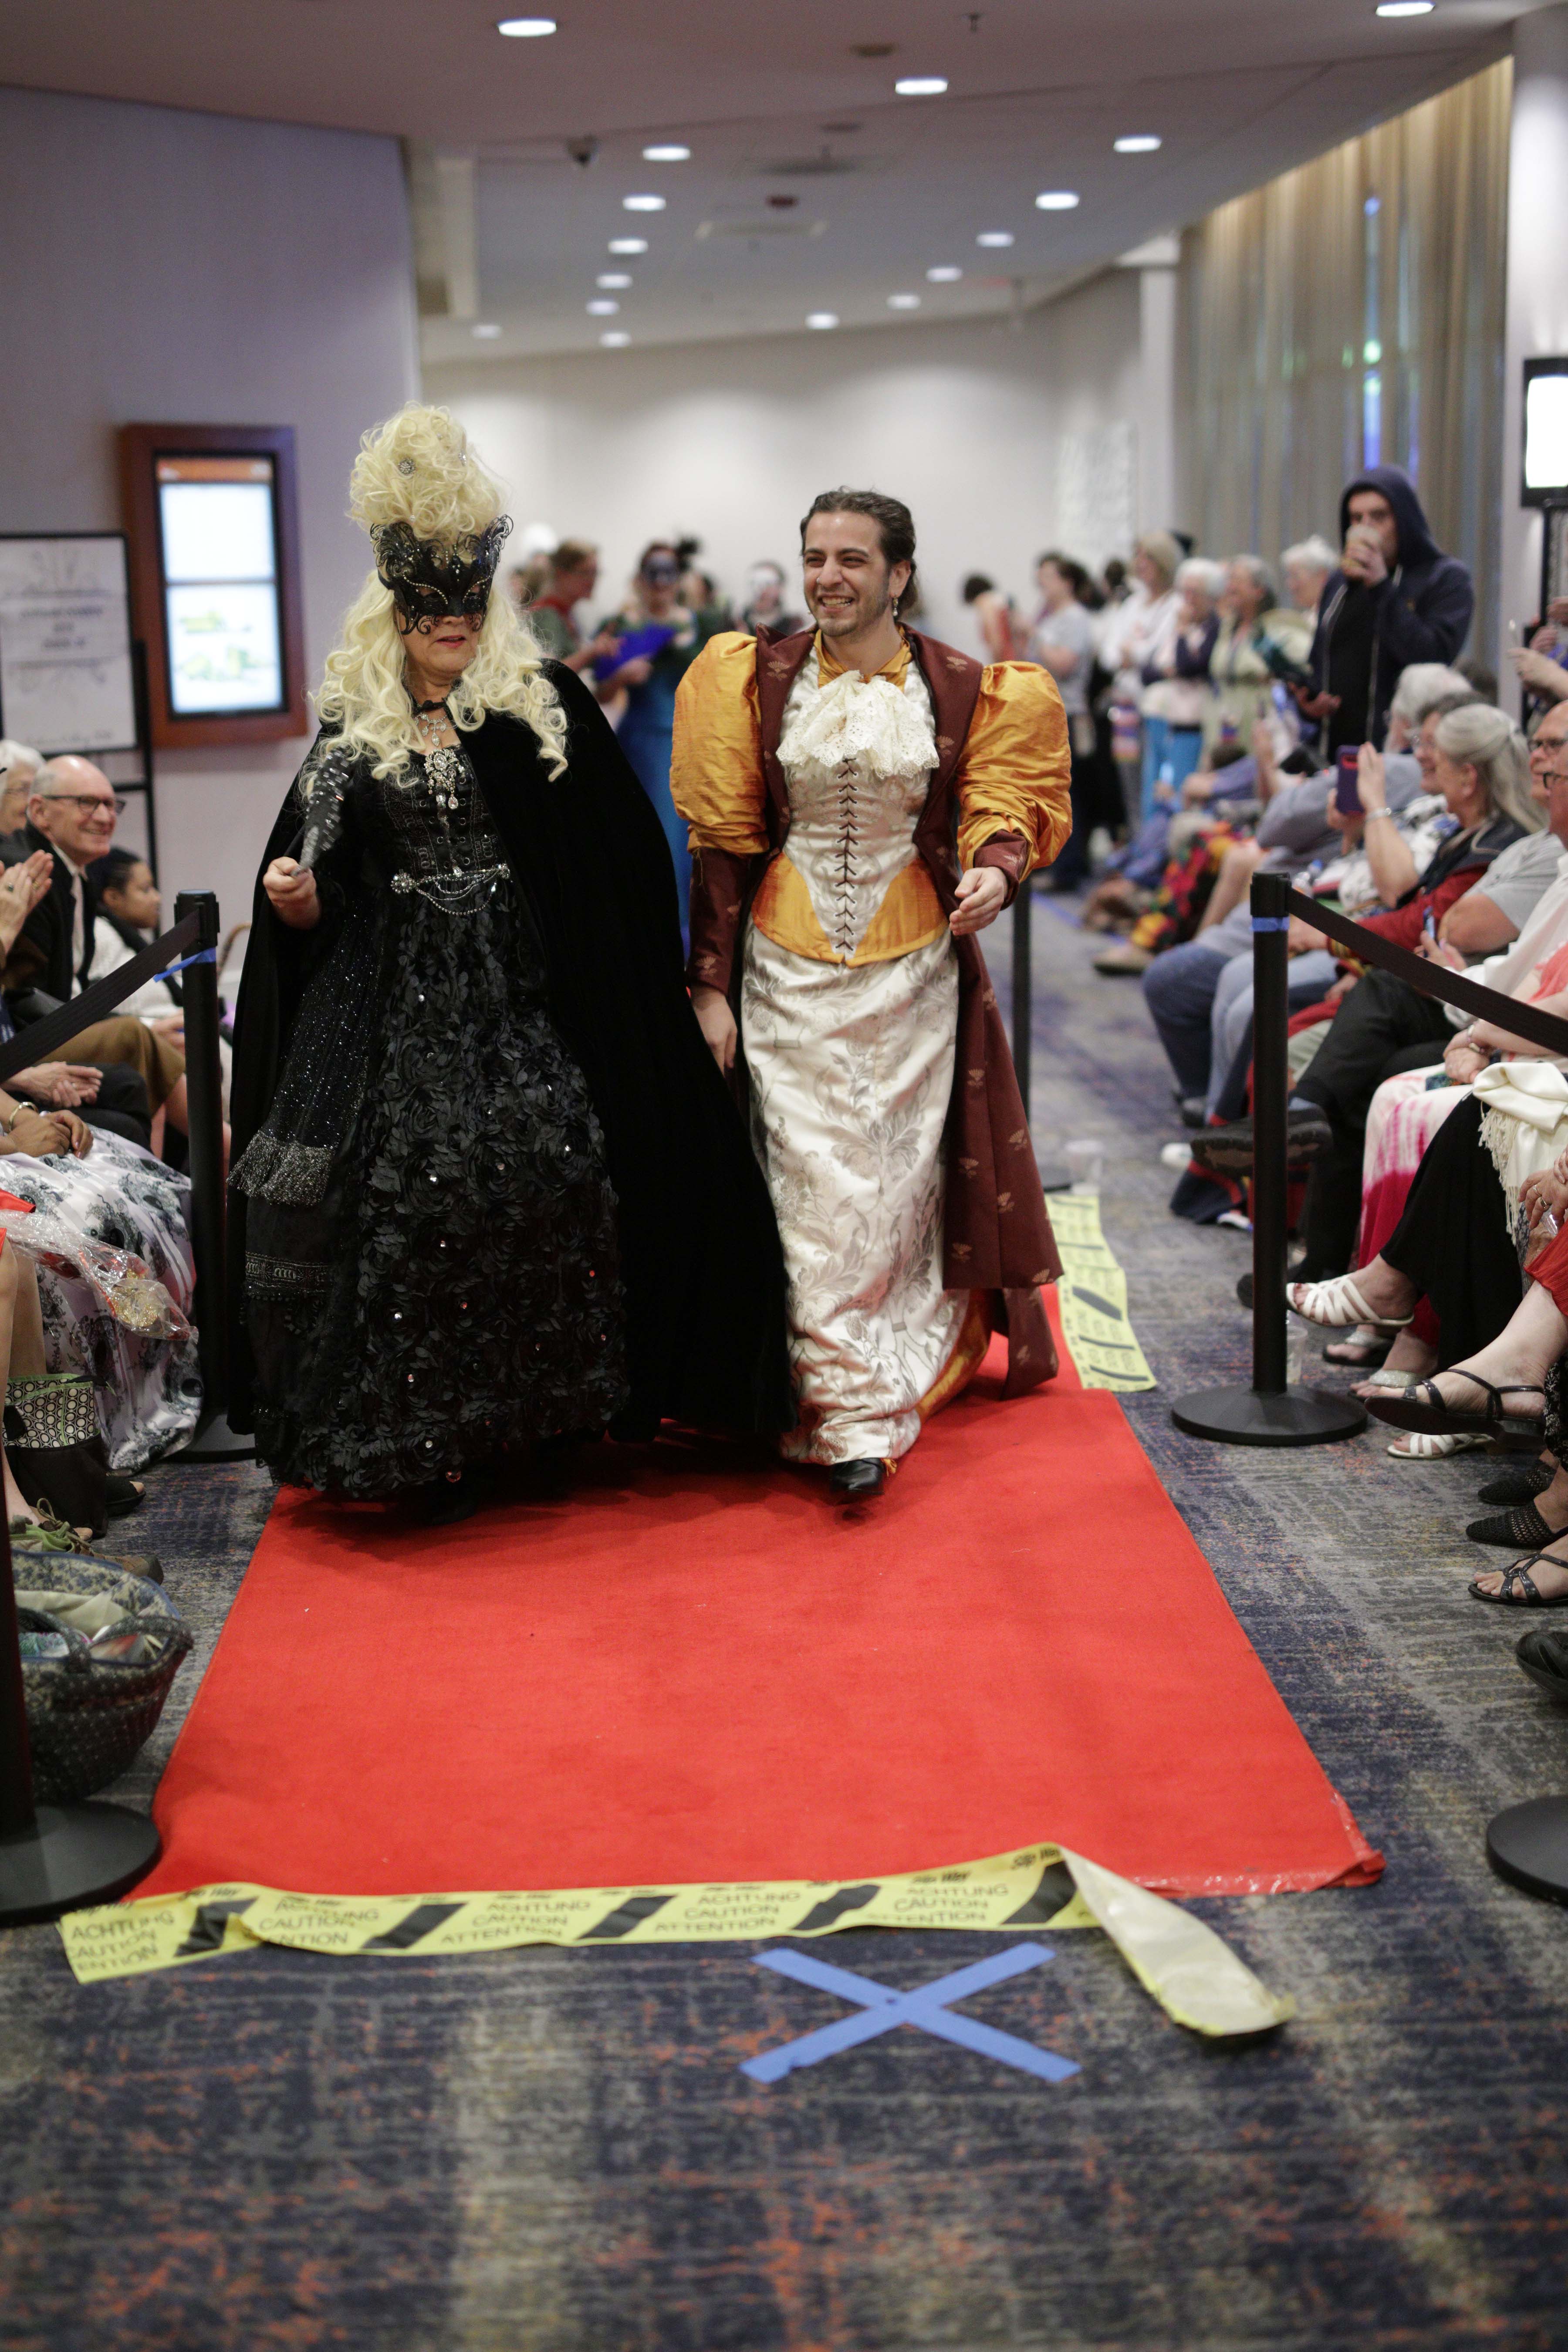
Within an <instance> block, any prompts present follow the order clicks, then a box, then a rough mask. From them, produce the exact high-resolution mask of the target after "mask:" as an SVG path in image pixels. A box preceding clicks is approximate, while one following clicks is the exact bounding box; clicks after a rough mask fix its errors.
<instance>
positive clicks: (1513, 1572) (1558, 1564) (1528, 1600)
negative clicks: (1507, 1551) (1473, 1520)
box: [1470, 1551, 1568, 1609]
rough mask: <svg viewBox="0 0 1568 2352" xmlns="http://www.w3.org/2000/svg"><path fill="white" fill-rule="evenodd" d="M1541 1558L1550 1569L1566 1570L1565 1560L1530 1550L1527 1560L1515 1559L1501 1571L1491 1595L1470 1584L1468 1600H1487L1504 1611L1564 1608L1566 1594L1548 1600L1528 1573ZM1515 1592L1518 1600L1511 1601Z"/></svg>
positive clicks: (1566, 1562) (1567, 1606) (1476, 1585)
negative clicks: (1518, 1594)
mask: <svg viewBox="0 0 1568 2352" xmlns="http://www.w3.org/2000/svg"><path fill="white" fill-rule="evenodd" d="M1542 1559H1544V1560H1547V1561H1549V1562H1550V1564H1551V1565H1552V1567H1553V1568H1563V1569H1568V1559H1558V1558H1557V1557H1556V1555H1555V1554H1554V1553H1552V1552H1549V1551H1532V1552H1531V1555H1530V1558H1529V1559H1516V1560H1515V1561H1514V1563H1513V1566H1512V1567H1511V1568H1505V1569H1504V1570H1503V1572H1502V1582H1501V1583H1500V1585H1499V1586H1498V1589H1497V1591H1495V1592H1483V1591H1481V1589H1480V1586H1479V1584H1475V1583H1472V1584H1471V1586H1470V1599H1471V1600H1472V1601H1490V1602H1492V1604H1493V1605H1494V1606H1497V1605H1499V1604H1500V1605H1501V1606H1502V1607H1503V1608H1505V1609H1568V1592H1559V1593H1558V1594H1557V1595H1556V1597H1555V1599H1553V1600H1548V1599H1547V1597H1546V1595H1545V1594H1544V1593H1543V1592H1542V1591H1541V1590H1540V1588H1539V1586H1538V1585H1537V1584H1536V1581H1535V1579H1534V1577H1533V1576H1531V1572H1530V1571H1531V1569H1532V1568H1533V1567H1534V1566H1535V1564H1536V1562H1537V1561H1538V1560H1542ZM1515 1591H1518V1592H1520V1593H1521V1595H1522V1598H1521V1599H1520V1600H1518V1601H1516V1600H1515V1599H1514V1593H1515Z"/></svg>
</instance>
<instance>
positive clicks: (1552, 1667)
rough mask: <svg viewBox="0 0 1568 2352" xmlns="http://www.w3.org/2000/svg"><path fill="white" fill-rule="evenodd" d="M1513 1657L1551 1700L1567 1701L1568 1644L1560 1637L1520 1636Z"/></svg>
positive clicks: (1547, 1635)
mask: <svg viewBox="0 0 1568 2352" xmlns="http://www.w3.org/2000/svg"><path fill="white" fill-rule="evenodd" d="M1513 1654H1514V1656H1515V1657H1516V1658H1517V1659H1518V1660H1519V1663H1520V1664H1521V1666H1522V1667H1523V1668H1524V1671H1525V1673H1526V1674H1527V1675H1529V1676H1530V1679H1531V1682H1532V1683H1534V1684H1535V1685H1537V1686H1538V1688H1540V1689H1541V1690H1543V1691H1544V1692H1545V1693H1546V1695H1547V1696H1548V1698H1554V1699H1558V1700H1568V1642H1565V1641H1564V1640H1563V1636H1562V1634H1561V1633H1537V1632H1534V1631H1533V1630H1532V1631H1531V1632H1530V1633H1521V1636H1520V1638H1519V1640H1518V1641H1517V1642H1516V1643H1514V1650H1513Z"/></svg>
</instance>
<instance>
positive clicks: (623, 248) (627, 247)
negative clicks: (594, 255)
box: [610, 236, 647, 253]
mask: <svg viewBox="0 0 1568 2352" xmlns="http://www.w3.org/2000/svg"><path fill="white" fill-rule="evenodd" d="M610 251H611V252H612V253H646V252H647V237H646V236H613V237H612V238H611V239H610Z"/></svg>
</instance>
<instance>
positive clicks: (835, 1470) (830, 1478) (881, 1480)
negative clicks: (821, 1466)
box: [827, 1460, 888, 1503]
mask: <svg viewBox="0 0 1568 2352" xmlns="http://www.w3.org/2000/svg"><path fill="white" fill-rule="evenodd" d="M827 1483H828V1486H830V1487H831V1488H832V1490H833V1499H834V1501H835V1502H836V1503H874V1502H875V1501H876V1499H877V1497H878V1496H879V1494H880V1493H881V1492H882V1489H883V1488H884V1486H886V1485H887V1483H888V1465H887V1464H886V1463H885V1462H868V1461H865V1460H861V1461H858V1462H836V1463H835V1464H834V1465H833V1467H832V1469H831V1470H830V1471H829V1472H828V1474H827Z"/></svg>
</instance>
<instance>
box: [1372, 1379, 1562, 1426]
mask: <svg viewBox="0 0 1568 2352" xmlns="http://www.w3.org/2000/svg"><path fill="white" fill-rule="evenodd" d="M1448 1370H1449V1371H1450V1372H1451V1373H1452V1375H1453V1377H1454V1378H1455V1379H1456V1380H1461V1381H1469V1382H1470V1383H1471V1385H1472V1387H1474V1388H1478V1389H1484V1390H1485V1391H1486V1397H1487V1402H1486V1409H1485V1411H1484V1412H1461V1411H1460V1409H1459V1408H1458V1405H1451V1404H1448V1403H1447V1402H1445V1401H1444V1397H1443V1392H1442V1391H1441V1389H1439V1387H1438V1386H1437V1383H1436V1380H1430V1381H1416V1383H1415V1387H1414V1388H1409V1389H1406V1390H1405V1394H1404V1395H1403V1396H1389V1397H1365V1398H1363V1403H1364V1404H1365V1406H1366V1409H1367V1411H1368V1412H1370V1413H1372V1414H1373V1416H1374V1417H1375V1418H1376V1419H1377V1420H1378V1421H1386V1422H1388V1423H1390V1424H1391V1425H1392V1426H1393V1427H1394V1429H1415V1430H1420V1431H1423V1432H1425V1433H1429V1434H1431V1435H1432V1436H1435V1437H1538V1436H1539V1435H1540V1434H1541V1423H1540V1422H1539V1421H1527V1420H1525V1419H1524V1418H1523V1417H1522V1416H1521V1414H1519V1413H1511V1412H1505V1411H1504V1409H1503V1399H1504V1397H1508V1396H1538V1397H1540V1398H1541V1399H1542V1402H1544V1401H1545V1396H1546V1391H1545V1390H1544V1389H1543V1388H1542V1387H1540V1386H1539V1385H1538V1384H1537V1383H1536V1382H1534V1381H1510V1383H1509V1385H1508V1386H1507V1387H1506V1388H1494V1387H1493V1386H1492V1383H1491V1382H1490V1381H1484V1380H1482V1378H1481V1376H1480V1374H1479V1372H1466V1371H1461V1370H1459V1367H1458V1365H1457V1364H1453V1365H1450V1366H1449V1367H1448Z"/></svg>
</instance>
